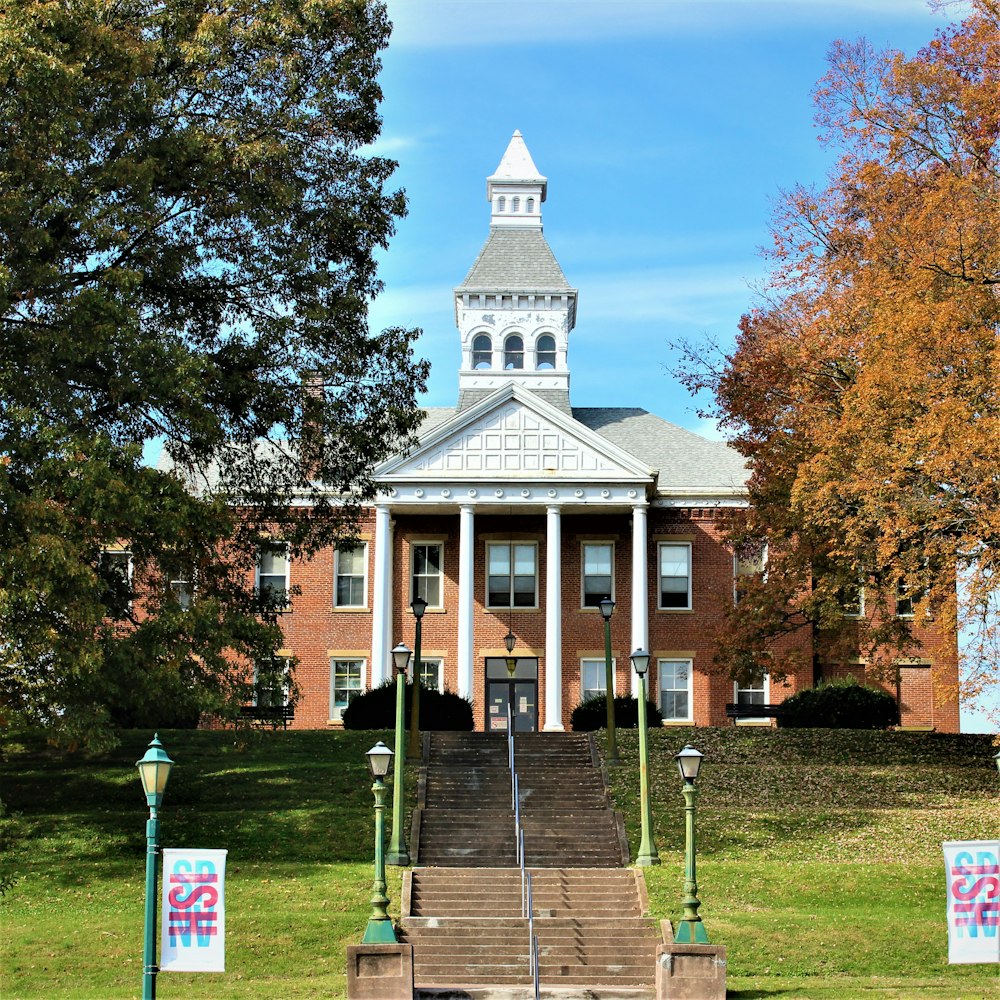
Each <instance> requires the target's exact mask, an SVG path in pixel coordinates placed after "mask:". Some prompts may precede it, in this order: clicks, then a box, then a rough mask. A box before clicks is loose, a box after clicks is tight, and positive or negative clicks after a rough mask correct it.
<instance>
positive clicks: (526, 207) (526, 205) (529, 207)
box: [524, 198, 535, 215]
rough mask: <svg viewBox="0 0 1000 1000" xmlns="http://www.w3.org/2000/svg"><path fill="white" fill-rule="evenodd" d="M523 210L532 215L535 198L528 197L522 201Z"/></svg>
mask: <svg viewBox="0 0 1000 1000" xmlns="http://www.w3.org/2000/svg"><path fill="white" fill-rule="evenodd" d="M524 210H525V211H526V212H527V213H528V215H532V214H533V213H534V211H535V199H534V198H529V199H528V200H527V201H526V202H525V203H524Z"/></svg>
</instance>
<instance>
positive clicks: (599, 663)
mask: <svg viewBox="0 0 1000 1000" xmlns="http://www.w3.org/2000/svg"><path fill="white" fill-rule="evenodd" d="M606 680H607V668H606V667H605V664H604V660H596V659H594V660H581V661H580V700H581V701H586V700H587V699H588V698H597V697H598V696H600V697H602V698H603V697H604V693H605V691H607V686H606V684H605V681H606ZM614 681H615V661H614V660H613V659H612V661H611V687H612V694H613V693H614Z"/></svg>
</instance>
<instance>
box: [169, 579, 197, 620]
mask: <svg viewBox="0 0 1000 1000" xmlns="http://www.w3.org/2000/svg"><path fill="white" fill-rule="evenodd" d="M170 593H171V594H173V596H174V600H175V601H176V602H177V603H178V604H179V605H180V606H181V607H182V608H183V609H184V610H185V611H187V609H188V608H190V607H191V602H192V601H193V600H194V581H193V580H191V579H189V578H188V576H186V575H185V576H179V577H177V578H176V579H174V580H171V581H170Z"/></svg>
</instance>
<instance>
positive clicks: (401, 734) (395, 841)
mask: <svg viewBox="0 0 1000 1000" xmlns="http://www.w3.org/2000/svg"><path fill="white" fill-rule="evenodd" d="M409 662H410V649H409V647H408V646H405V645H404V644H403V643H399V644H398V645H396V646H394V647H393V650H392V664H393V667H394V668H395V671H396V746H395V748H394V752H395V758H394V760H395V769H394V771H393V777H392V837H391V838H390V840H389V853H388V854H387V855H386V859H385V860H386V862H387V863H388V864H390V865H397V866H400V867H403V866H405V865H408V864H409V863H410V854H409V851H407V849H406V837H405V836H404V835H403V764H404V757H405V756H406V754H405V752H404V749H403V740H404V739H405V730H404V728H403V721H404V717H405V703H406V668H407V665H408V664H409Z"/></svg>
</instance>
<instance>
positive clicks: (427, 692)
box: [344, 678, 472, 730]
mask: <svg viewBox="0 0 1000 1000" xmlns="http://www.w3.org/2000/svg"><path fill="white" fill-rule="evenodd" d="M411 688H412V685H411V684H407V685H406V694H405V700H404V702H403V705H404V710H405V725H406V726H407V727H409V725H410V698H411V696H412V694H413V692H412V690H411ZM395 725H396V682H395V680H393V679H391V678H390V679H389V680H387V681H383V682H382V683H381V684H380V685H379V686H378V687H377V688H370V689H369V690H367V691H364V692H362V693H361V694H359V695H358V696H357V697H355V698H354V699H353V700H352V701H351V703H350V704H349V705H348V706H347V708H345V709H344V728H345V729H392V728H393V727H394V726H395ZM420 728H421V729H422V730H425V729H428V730H429V729H435V730H442V729H451V730H455V729H461V730H471V729H472V703H471V702H470V701H469V700H468V699H466V698H462V697H460V696H459V695H457V694H453V693H452V692H451V691H445V692H444V693H443V694H442V693H441V692H440V691H435V690H434V689H433V688H426V687H425V688H421V689H420Z"/></svg>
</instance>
